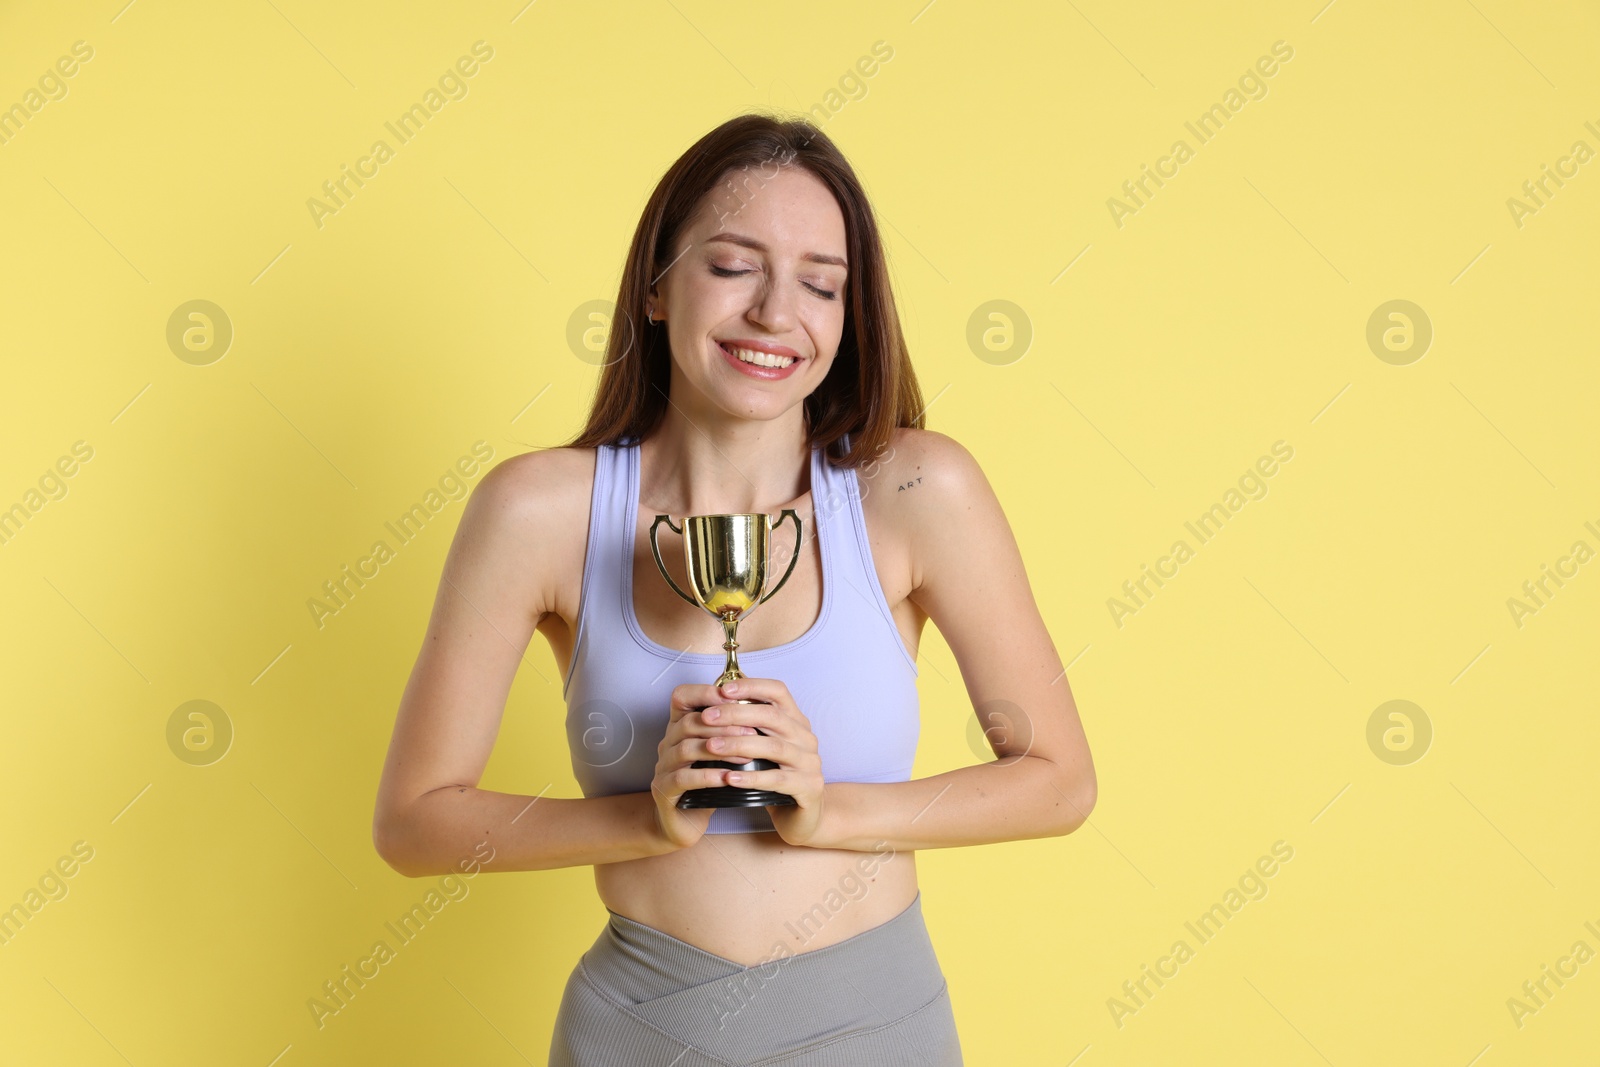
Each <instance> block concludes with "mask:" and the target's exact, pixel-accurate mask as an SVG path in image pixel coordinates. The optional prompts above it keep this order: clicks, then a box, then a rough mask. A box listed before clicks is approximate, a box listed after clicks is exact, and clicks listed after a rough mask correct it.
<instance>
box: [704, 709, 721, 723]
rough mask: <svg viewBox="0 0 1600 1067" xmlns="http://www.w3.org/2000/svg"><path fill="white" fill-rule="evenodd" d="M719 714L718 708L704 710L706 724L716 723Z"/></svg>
mask: <svg viewBox="0 0 1600 1067" xmlns="http://www.w3.org/2000/svg"><path fill="white" fill-rule="evenodd" d="M719 713H720V709H718V708H715V707H711V708H707V709H706V710H705V713H704V718H705V720H706V721H707V722H716V721H717V715H718V714H719Z"/></svg>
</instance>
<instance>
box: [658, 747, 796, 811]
mask: <svg viewBox="0 0 1600 1067" xmlns="http://www.w3.org/2000/svg"><path fill="white" fill-rule="evenodd" d="M690 766H691V767H695V768H702V767H722V768H723V769H725V770H730V771H770V770H776V769H777V766H778V765H777V764H776V763H773V762H772V761H771V760H764V759H758V760H752V761H751V762H749V763H724V762H722V761H721V760H695V761H694V762H693V763H691V764H690ZM768 805H771V806H773V807H793V806H794V797H792V796H790V795H789V794H788V793H779V792H777V791H775V790H772V789H743V788H741V787H739V786H736V785H716V786H709V787H707V788H705V789H690V790H687V791H685V792H684V794H683V796H681V797H679V798H678V807H680V808H762V807H766V806H768Z"/></svg>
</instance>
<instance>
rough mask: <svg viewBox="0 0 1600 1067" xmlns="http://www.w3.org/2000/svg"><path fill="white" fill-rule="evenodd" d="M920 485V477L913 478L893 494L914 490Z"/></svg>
mask: <svg viewBox="0 0 1600 1067" xmlns="http://www.w3.org/2000/svg"><path fill="white" fill-rule="evenodd" d="M921 484H922V479H921V478H920V477H919V478H913V479H911V480H910V481H909V482H907V483H905V484H904V485H902V486H901V487H900V488H898V489H896V490H895V492H897V493H903V492H905V491H906V490H907V489H915V488H916V487H917V486H919V485H921Z"/></svg>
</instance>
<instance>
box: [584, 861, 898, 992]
mask: <svg viewBox="0 0 1600 1067" xmlns="http://www.w3.org/2000/svg"><path fill="white" fill-rule="evenodd" d="M594 880H595V888H596V889H597V890H598V891H599V894H600V899H601V901H603V902H604V903H605V906H606V907H607V908H609V909H610V910H612V911H614V912H616V913H617V914H619V915H623V916H626V917H627V918H630V919H633V920H635V921H637V922H641V923H644V924H645V925H646V926H653V927H655V928H656V929H657V930H661V931H663V932H665V933H668V934H671V935H672V936H673V937H676V938H677V939H678V940H680V941H686V942H688V943H689V944H691V945H694V946H695V947H696V948H700V949H704V950H705V951H707V952H710V953H712V954H713V955H717V956H721V957H723V958H724V959H729V960H733V961H734V962H735V963H738V964H740V965H742V966H746V967H753V966H755V965H756V964H759V963H762V962H765V961H769V960H774V959H781V958H784V957H786V956H794V955H799V954H800V953H802V952H811V951H814V950H816V949H819V948H826V947H827V946H828V945H832V944H836V943H837V942H840V941H843V940H844V939H846V938H848V937H853V936H855V935H856V934H859V933H862V932H863V931H866V930H870V929H872V928H873V927H875V926H879V925H882V924H883V923H886V922H888V921H889V920H890V919H893V918H894V917H895V916H896V915H898V914H900V913H901V912H902V911H904V910H905V909H906V908H908V907H909V906H910V905H911V901H912V900H913V899H914V898H915V897H916V895H917V868H916V853H915V852H910V851H896V850H895V849H894V848H893V847H891V846H890V845H888V844H884V845H883V846H881V848H879V849H878V850H877V851H870V852H857V851H853V850H848V849H835V848H809V847H804V846H796V845H791V844H789V843H788V842H786V841H784V840H783V838H782V837H781V836H779V835H778V834H776V833H774V832H772V831H767V832H765V833H742V834H706V835H704V836H703V837H701V838H700V840H699V841H697V842H695V843H694V844H693V845H690V846H689V847H688V848H681V849H678V850H676V851H674V852H668V853H665V854H664V855H660V856H650V857H648V858H645V859H637V860H628V861H626V862H623V863H604V864H597V865H596V866H595V869H594Z"/></svg>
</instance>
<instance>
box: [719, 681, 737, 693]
mask: <svg viewBox="0 0 1600 1067" xmlns="http://www.w3.org/2000/svg"><path fill="white" fill-rule="evenodd" d="M722 691H723V692H724V693H727V694H728V695H729V696H732V695H733V694H734V693H737V692H738V691H739V683H738V682H728V683H726V684H724V685H723V687H722Z"/></svg>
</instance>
